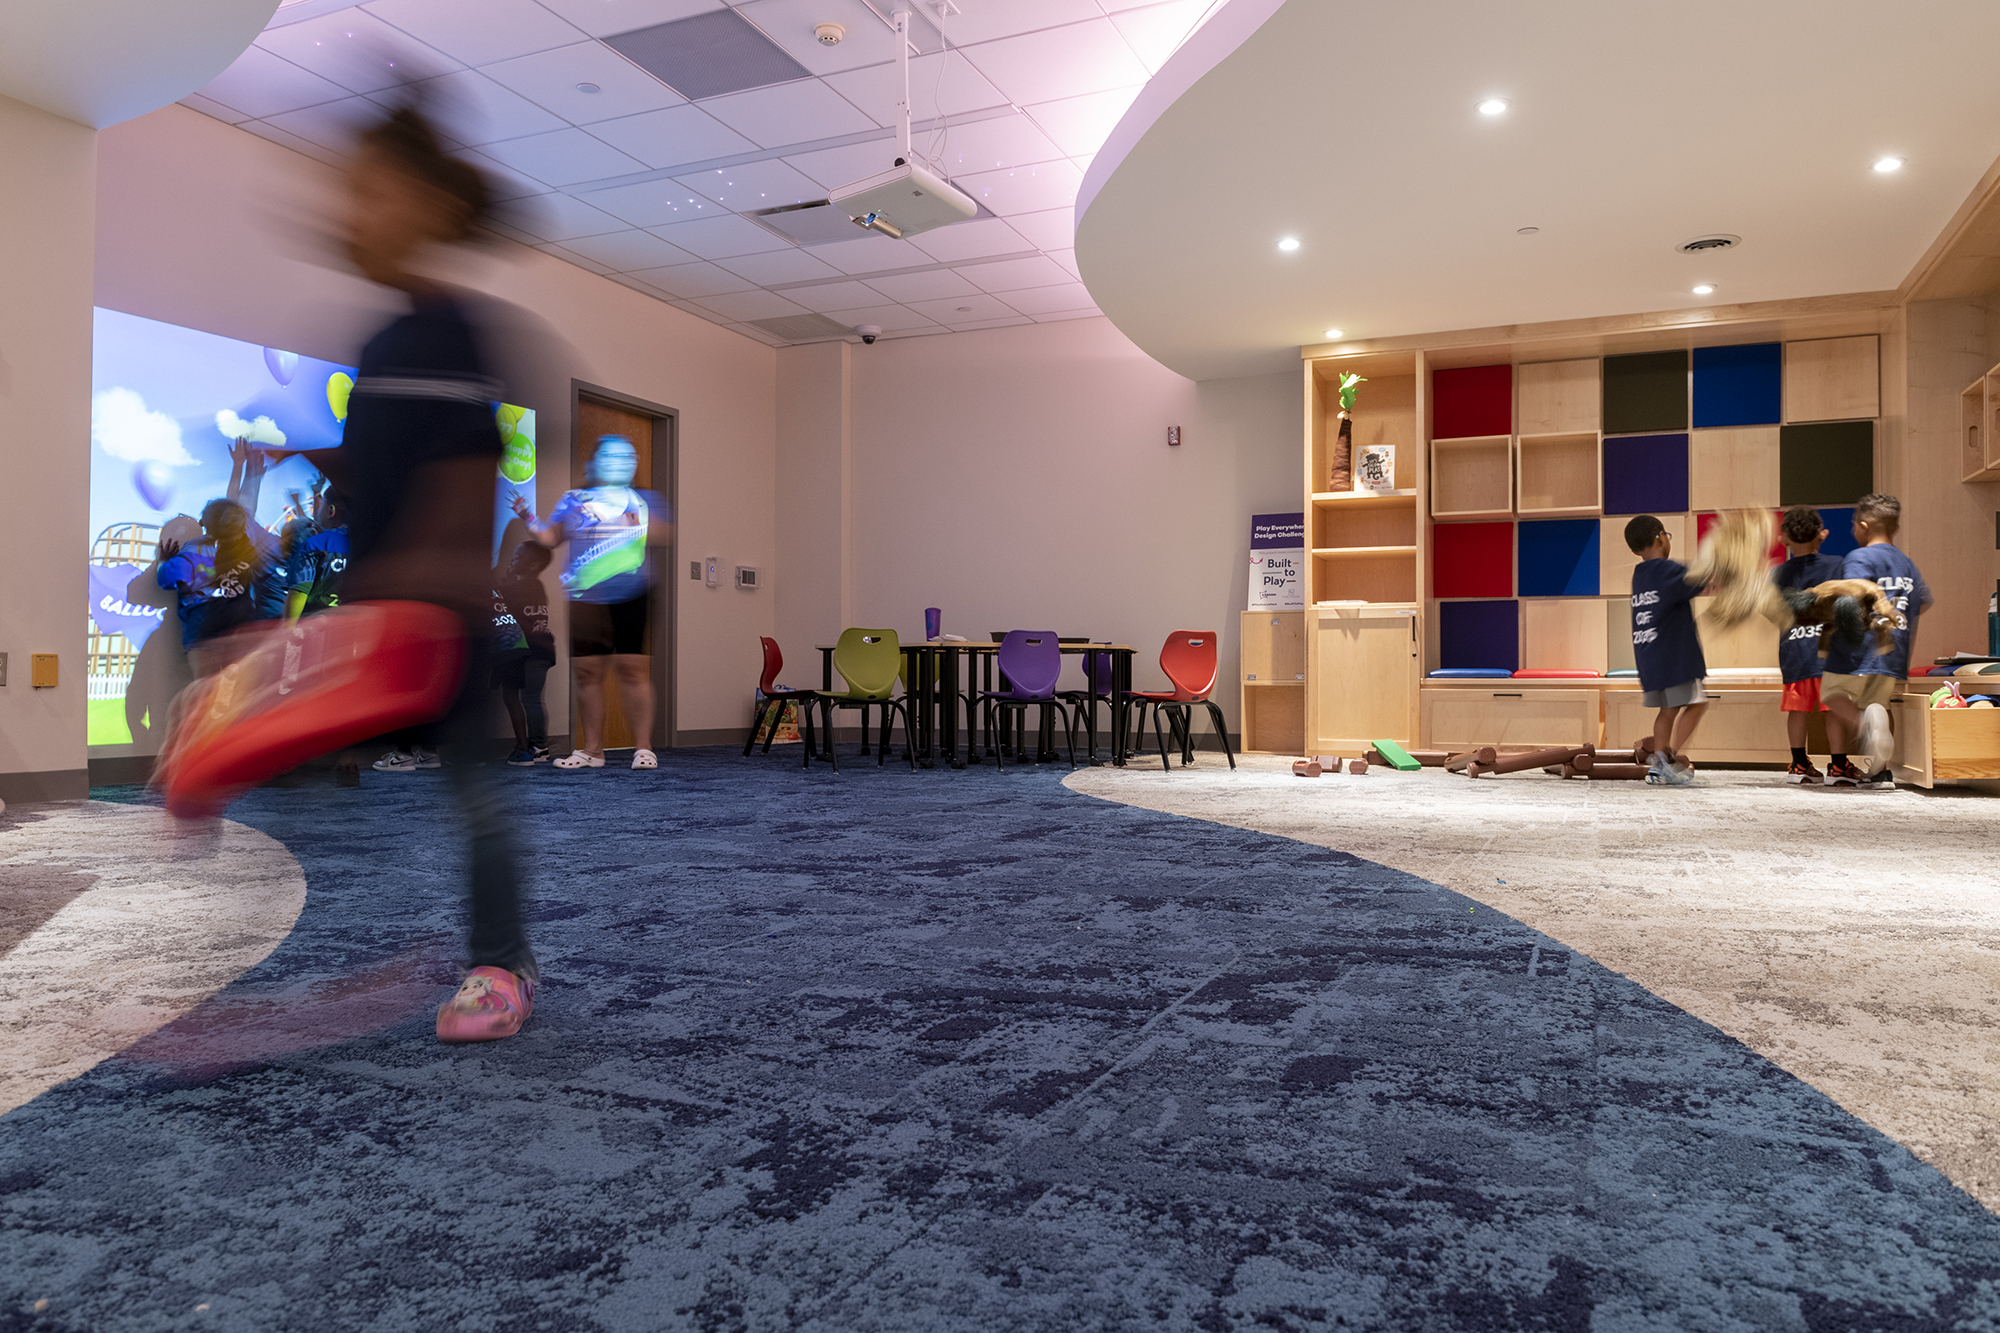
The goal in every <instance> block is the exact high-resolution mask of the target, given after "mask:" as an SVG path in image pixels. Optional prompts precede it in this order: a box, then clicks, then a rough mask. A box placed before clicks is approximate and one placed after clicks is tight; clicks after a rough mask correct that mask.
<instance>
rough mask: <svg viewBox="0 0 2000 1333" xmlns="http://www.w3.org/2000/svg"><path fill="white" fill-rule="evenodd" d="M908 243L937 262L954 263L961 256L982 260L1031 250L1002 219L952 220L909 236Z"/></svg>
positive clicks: (1030, 246) (1031, 247) (1019, 234)
mask: <svg viewBox="0 0 2000 1333" xmlns="http://www.w3.org/2000/svg"><path fill="white" fill-rule="evenodd" d="M910 244H911V245H914V246H916V247H917V249H919V250H922V251H923V252H924V253H925V254H927V255H929V256H930V257H931V258H932V259H935V260H938V261H939V262H940V263H945V264H953V263H956V262H958V261H959V260H961V259H984V258H985V257H986V256H987V255H1011V254H1018V253H1019V252H1021V251H1023V250H1033V249H1034V248H1035V247H1034V246H1032V245H1030V244H1029V243H1028V242H1027V240H1026V239H1025V238H1023V237H1022V235H1021V233H1020V232H1018V231H1015V230H1014V229H1013V228H1012V227H1010V226H1008V225H1007V224H1006V223H1005V222H1002V221H1001V220H1000V219H999V218H978V219H975V220H974V221H971V222H954V223H953V224H952V225H951V226H949V227H939V228H938V229H937V230H936V231H927V232H925V233H924V234H923V235H921V236H913V237H911V238H910Z"/></svg>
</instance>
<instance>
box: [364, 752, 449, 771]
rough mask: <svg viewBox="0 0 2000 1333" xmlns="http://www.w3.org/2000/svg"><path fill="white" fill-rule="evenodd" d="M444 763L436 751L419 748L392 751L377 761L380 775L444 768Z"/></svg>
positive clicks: (376, 764) (376, 768) (376, 766)
mask: <svg viewBox="0 0 2000 1333" xmlns="http://www.w3.org/2000/svg"><path fill="white" fill-rule="evenodd" d="M443 766H444V762H443V761H442V760H441V759H439V758H438V756H437V751H436V750H426V749H424V748H422V747H421V746H419V747H418V748H417V749H414V750H408V751H404V750H391V751H389V753H387V754H385V755H383V756H382V757H381V758H380V759H377V760H376V761H375V765H374V767H375V771H376V772H378V773H414V772H416V771H417V770H418V769H420V768H442V767H443Z"/></svg>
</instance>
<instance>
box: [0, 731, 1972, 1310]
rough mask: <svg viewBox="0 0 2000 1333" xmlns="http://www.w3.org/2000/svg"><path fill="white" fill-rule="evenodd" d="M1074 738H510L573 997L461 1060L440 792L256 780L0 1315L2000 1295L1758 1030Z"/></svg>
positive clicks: (4, 1293)
mask: <svg viewBox="0 0 2000 1333" xmlns="http://www.w3.org/2000/svg"><path fill="white" fill-rule="evenodd" d="M1063 776H1065V771H1064V770H1061V769H1057V770H1055V771H1010V772H1008V773H1006V774H995V773H993V772H992V771H990V770H982V769H972V770H968V771H965V772H959V773H953V772H926V773H918V774H914V775H913V774H910V773H907V772H904V771H900V770H897V769H894V768H890V769H882V770H878V769H875V768H873V767H859V766H857V767H854V768H850V769H849V770H848V771H847V772H844V773H842V774H841V775H840V776H838V777H837V778H836V777H834V776H832V775H831V774H828V773H827V772H825V771H824V770H816V771H814V772H812V773H809V774H801V773H800V772H799V770H797V769H795V768H793V767H791V766H790V765H789V763H785V762H781V761H780V760H779V759H778V757H777V756H773V757H772V758H771V759H769V760H763V759H753V760H748V761H745V760H742V759H739V758H737V757H735V756H734V755H733V754H731V753H729V752H727V751H708V752H685V751H684V752H680V753H677V754H673V755H670V756H668V757H667V759H666V760H665V767H664V768H663V769H662V770H661V771H660V772H659V773H657V774H633V773H629V772H619V771H611V770H607V771H604V772H600V773H591V774H579V775H567V774H554V773H548V772H537V773H533V774H510V775H507V777H508V779H509V780H512V781H515V782H516V784H517V786H518V788H519V790H518V796H519V809H520V817H521V827H522V829H523V834H524V838H525V840H526V841H527V843H528V844H529V846H530V847H531V849H532V852H533V861H534V866H535V870H536V875H535V879H536V891H537V893H538V895H539V906H538V909H537V913H536V927H535V928H536V932H537V946H538V950H539V952H540V953H541V956H542V959H543V964H544V968H545V971H546V974H547V983H546V985H545V987H544V989H543V991H542V997H541V1009H540V1011H539V1012H538V1013H537V1015H536V1017H535V1019H534V1020H533V1022H532V1023H531V1025H530V1026H529V1028H528V1029H527V1030H526V1031H525V1032H523V1033H522V1035H521V1036H520V1037H518V1038H515V1039H513V1040H510V1041H508V1042H504V1043H500V1044H498V1045H495V1046H489V1047H476V1048H467V1049H460V1050H448V1049H444V1048H440V1047H438V1046H437V1045H435V1044H434V1042H433V1041H432V1039H431V1037H430V1035H429V1028H430V1012H431V1009H432V1007H433V1006H434V1005H435V1004H436V1003H437V1001H438V1000H439V999H441V998H442V997H443V995H444V993H446V991H447V990H448V989H449V985H450V983H451V980H452V978H453V968H452V965H451V958H452V948H453V933H454V930H455V926H456V896H457V856H458V853H457V849H456V847H455V846H454V844H453V842H452V838H451V834H450V829H451V827H452V821H451V817H450V807H449V804H448V802H447V800H446V799H445V797H446V793H445V790H444V784H443V783H442V782H441V781H437V780H436V779H435V775H414V776H406V777H401V778H397V779H389V778H376V777H375V776H374V775H370V781H369V784H368V786H367V787H366V788H365V789H364V790H362V791H360V792H341V791H335V790H333V789H330V788H322V789H307V790H294V791H279V790H265V791H259V792H256V793H253V794H252V795H251V796H249V797H248V798H246V799H245V800H244V801H242V802H241V803H239V805H238V806H237V807H236V808H235V809H234V810H233V811H232V812H231V814H232V818H233V819H235V820H237V821H239V822H241V823H242V824H244V825H247V826H249V827H250V828H252V829H255V830H259V831H261V832H263V833H264V834H267V835H269V836H270V837H271V838H273V839H275V840H276V841H278V842H279V843H282V844H283V846H284V848H285V849H287V850H288V851H289V853H290V855H291V856H292V857H295V858H296V859H297V862H298V864H299V865H300V866H302V867H303V869H304V872H305V878H306V885H307V895H306V900H305V906H304V909H303V911H302V913H301V914H300V916H299V918H298V921H297V923H296V925H295V926H294V927H293V929H292V931H291V934H290V935H289V937H288V938H286V939H285V941H284V942H283V943H282V944H280V945H279V946H278V947H277V948H276V949H275V950H274V951H273V952H271V953H270V955H269V956H268V957H266V958H264V959H263V961H262V962H261V963H258V964H257V965H256V966H254V967H252V968H251V969H250V970H249V971H248V972H246V973H245V974H244V975H243V976H242V977H241V978H240V979H239V980H237V981H236V982H235V983H233V984H232V985H230V986H229V987H227V988H226V989H225V990H223V991H222V992H221V993H220V994H218V995H216V996H215V997H213V998H212V999H210V1000H208V1001H206V1002H204V1003H202V1004H200V1005H199V1006H197V1007H196V1008H195V1009H194V1010H192V1011H191V1012H189V1013H188V1014H186V1015H185V1016H183V1017H182V1018H180V1019H178V1020H176V1021H175V1022H174V1023H171V1024H169V1025H168V1026H166V1027H165V1028H162V1029H160V1030H159V1031H158V1032H156V1033H154V1034H153V1035H152V1036H150V1037H147V1038H145V1039H143V1040H141V1041H140V1042H138V1043H137V1044H136V1045H135V1046H133V1047H131V1048H130V1049H128V1050H127V1051H126V1052H125V1053H123V1054H121V1055H119V1056H117V1057H115V1058H113V1059H110V1060H107V1061H105V1062H103V1063H101V1064H99V1065H97V1066H96V1067H95V1068H94V1069H91V1070H90V1071H89V1072H88V1073H86V1074H84V1075H82V1076H81V1077H79V1078H77V1079H75V1080H73V1081H71V1082H69V1083H65V1084H63V1085H61V1086H59V1087H56V1088H54V1089H52V1090H50V1091H47V1092H45V1093H43V1094H42V1095H40V1096H39V1097H37V1098H36V1099H35V1100H33V1101H31V1102H29V1103H28V1104H26V1105H24V1106H21V1107H19V1108H17V1109H15V1110H13V1111H10V1112H8V1113H7V1114H5V1115H4V1116H0V1329H4V1330H18V1329H36V1330H43V1329H48V1330H66V1331H67V1330H75V1331H79V1333H80V1331H82V1330H89V1331H90V1333H117V1331H122V1330H155V1329H182V1328H187V1329H207V1328H216V1329H225V1328H226V1329H277V1328H284V1329H348V1328H354V1329H368V1330H371V1331H372V1330H383V1331H385V1333H386V1331H387V1330H403V1329H409V1330H425V1331H429V1330H438V1329H458V1328H464V1329H475V1328H477V1329H488V1328H509V1329H565V1330H569V1329H574V1330H600V1329H603V1330H627V1329H630V1330H651V1329H702V1330H709V1329H793V1328H800V1329H815V1330H820V1329H824V1330H835V1329H911V1330H917V1329H926V1330H928V1329H944V1330H958V1329H964V1330H974V1329H977V1330H993V1329H1010V1330H1011V1329H1037V1330H1039V1329H1048V1330H1071V1329H1100V1328H1102V1329H1125V1328H1174V1329H1199V1330H1222V1329H1281V1330H1302V1329H1327V1328H1351V1329H1425V1330H1430V1329H1479V1330H1525V1329H1586V1328H1589V1329H1619V1330H1623V1329H1634V1330H1637V1329H1645V1330H1661V1331H1662V1333H1665V1331H1666V1330H1707V1329H1745V1330H1751V1329H1756V1330H1767V1329H1797V1330H1813V1331H1815V1333H1818V1331H1820V1330H1863V1329H1866V1330H1876V1329H1894V1330H1929V1329H1960V1328H1967V1329H1972V1328H1993V1327H2000V1221H1996V1219H1995V1218H1994V1217H1993V1216H1992V1215H1990V1214H1989V1213H1987V1212H1986V1211H1985V1210H1984V1209H1982V1208H1981V1207H1980V1206H1979V1205H1978V1204H1977V1203H1976V1202H1974V1201H1973V1200H1972V1199H1971V1198H1970V1197H1968V1196H1967V1195H1966V1194H1964V1193H1962V1192H1960V1191H1959V1190H1957V1189H1956V1188H1954V1187H1953V1186H1952V1185H1951V1184H1950V1183H1949V1182H1948V1181H1946V1180H1945V1179H1944V1178H1943V1177H1942V1176H1940V1175H1939V1174H1938V1173H1937V1172H1936V1171H1934V1170H1933V1169H1931V1168H1930V1167H1928V1166H1926V1165H1924V1164H1923V1163H1921V1162H1919V1161H1917V1160H1916V1159H1915V1158H1913V1157H1912V1156H1911V1154H1910V1153H1909V1152H1908V1151H1906V1150H1905V1149H1903V1148H1902V1147H1900V1146H1899V1145H1898V1144H1896V1143H1895V1142H1893V1141H1892V1140H1890V1139H1888V1138H1886V1137H1884V1136H1883V1135H1882V1134H1880V1133H1878V1132H1877V1131H1875V1130H1874V1129H1871V1128H1870V1127H1869V1126H1868V1125H1866V1124H1864V1123H1863V1122H1862V1121H1860V1120H1858V1119H1856V1118H1855V1117H1854V1116H1853V1115H1850V1114H1849V1113H1847V1112H1846V1111H1843V1110H1842V1109H1841V1108H1840V1107H1839V1106H1837V1105H1835V1104H1834V1103H1833V1102H1832V1101H1830V1100H1829V1099H1828V1098H1827V1097H1826V1096H1824V1095H1823V1094H1821V1093H1819V1092H1817V1091H1815V1090H1814V1089H1813V1088H1811V1087H1809V1086H1807V1085H1806V1084H1804V1083H1801V1082H1800V1081H1798V1080H1797V1079H1795V1078H1793V1077H1792V1076H1791V1075H1789V1074H1787V1073H1785V1072H1784V1071H1782V1070H1781V1069H1779V1068H1777V1067H1776V1066H1775V1065H1773V1064H1771V1063H1770V1062H1768V1061H1766V1060H1765V1059H1763V1058H1762V1057H1760V1056H1758V1055H1756V1054H1755V1053H1753V1052H1752V1051H1751V1050H1749V1049H1748V1048H1746V1047H1745V1046H1743V1045H1742V1044H1740V1043H1739V1042H1737V1041H1735V1040H1734V1039H1732V1038H1730V1037H1727V1036H1724V1035H1723V1034H1721V1033H1719V1032H1718V1031H1716V1030H1715V1029H1714V1028H1712V1027H1709V1026H1708V1025H1706V1024H1704V1023H1702V1022H1700V1021H1698V1020H1696V1019H1694V1018H1692V1017H1690V1016H1689V1015H1687V1014H1686V1013H1684V1012H1682V1011H1680V1010H1678V1009H1676V1008H1674V1007H1673V1006H1672V1005H1670V1004H1668V1003H1666V1002H1665V1001H1663V1000H1661V999H1660V998H1658V997H1656V996H1655V995H1653V994H1651V993H1649V992H1647V991H1646V990H1644V989H1642V988H1641V987H1640V986H1638V985H1637V984H1635V983H1634V982H1632V981H1630V980H1627V979H1626V978H1624V977H1622V976H1619V975H1617V974H1615V973H1613V972H1610V971H1608V970H1606V969H1605V968H1604V967H1602V966H1600V965H1599V964H1597V963H1595V962H1593V961H1591V960H1590V959H1588V958H1586V957H1583V956H1582V955H1580V954H1577V953H1575V952H1572V951H1570V950H1568V949H1565V948H1564V947H1562V946H1560V945H1558V944H1556V943H1555V942H1554V941H1552V940H1551V939H1549V938H1548V937H1546V936H1543V935H1540V934H1537V933H1536V932H1534V931H1532V930H1530V929H1528V928H1526V927H1524V926H1522V925H1521V924H1519V923H1518V922H1516V921H1513V920H1511V919H1510V918H1508V917H1506V916H1503V915H1501V914H1499V913H1497V912H1495V911H1493V910H1491V909H1489V908H1487V907H1484V906H1482V905H1480V904H1478V903H1477V902H1475V901H1473V900H1471V899H1468V898H1466V897H1463V896H1461V895H1459V894H1456V893H1453V892H1450V891H1447V890H1444V889H1441V888H1439V887H1437V886H1436V885H1433V884H1431V883H1428V882H1426V881H1425V880H1422V879H1418V878H1415V877H1413V876H1411V875H1408V874H1405V873H1402V872H1400V871H1396V870H1391V869H1387V868H1384V867H1382V866H1379V865H1375V864H1371V863H1369V862H1365V861H1361V860H1358V859H1356V858H1355V857H1354V856H1352V855H1351V854H1347V853H1344V852H1342V851H1338V850H1333V849H1329V848H1324V847H1318V846H1313V845H1309V844H1306V843H1303V842H1298V841H1293V840H1289V839H1286V838H1280V837H1275V836H1272V835H1269V834H1265V833H1259V832H1255V831H1252V830H1246V829H1241V828H1234V827H1228V826H1226V825H1223V824H1218V823H1212V822H1207V821H1203V820H1196V819H1189V818H1184V817H1179V816H1174V815H1169V814H1162V813H1158V812H1154V811H1150V810H1144V809H1139V808H1135V807H1132V806H1126V805H1119V804H1112V803H1109V802H1106V801H1102V800H1098V799H1095V798H1093V797H1090V796H1086V795H1082V794H1079V793H1077V792H1074V791H1071V790H1068V789H1066V788H1065V787H1063V786H1062V785H1061V781H1060V780H1061V778H1062V777H1063ZM7 837H8V826H7V825H5V824H0V858H4V855H5V853H6V838H7ZM93 891H94V890H88V889H86V890H84V891H83V893H82V895H81V896H80V897H78V898H77V899H76V901H77V902H82V901H84V900H85V899H87V898H88V897H89V894H90V893H91V892H93ZM33 940H34V937H33V936H31V937H30V940H29V943H33ZM4 966H5V963H4V962H3V961H0V967H4ZM38 1304H39V1305H40V1308H39V1309H37V1305H38Z"/></svg>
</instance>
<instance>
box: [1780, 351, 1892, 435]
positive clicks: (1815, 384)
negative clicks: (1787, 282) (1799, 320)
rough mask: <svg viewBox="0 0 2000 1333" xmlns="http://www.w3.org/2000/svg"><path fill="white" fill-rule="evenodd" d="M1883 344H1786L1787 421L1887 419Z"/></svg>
mask: <svg viewBox="0 0 2000 1333" xmlns="http://www.w3.org/2000/svg"><path fill="white" fill-rule="evenodd" d="M1880 343H1881V340H1880V339H1879V338H1877V337H1876V336H1875V335H1874V334H1872V333H1869V334H1864V335H1862V336H1861V337H1858V338H1814V339H1810V340H1808V341H1806V342H1794V343H1786V344H1785V420H1786V421H1788V422H1791V421H1851V420H1854V419H1855V418H1857V417H1875V416H1880V415H1881V414H1882V370H1881V354H1880Z"/></svg>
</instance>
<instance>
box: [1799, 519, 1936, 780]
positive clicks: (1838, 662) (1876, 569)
mask: <svg viewBox="0 0 2000 1333" xmlns="http://www.w3.org/2000/svg"><path fill="white" fill-rule="evenodd" d="M1902 523H1903V504H1902V501H1900V500H1898V499H1897V498H1896V497H1895V496H1893V495H1864V496H1862V497H1861V499H1860V500H1859V501H1858V502H1857V503H1856V504H1855V506H1854V540H1855V541H1857V542H1859V543H1861V544H1860V546H1859V547H1857V548H1856V549H1855V550H1853V551H1850V552H1848V555H1847V561H1846V565H1845V567H1844V569H1843V571H1842V576H1843V577H1845V578H1850V579H1867V580H1868V581H1869V582H1871V583H1873V584H1874V585H1875V586H1876V587H1878V588H1880V589H1881V590H1882V591H1883V592H1884V593H1885V594H1886V595H1887V596H1888V598H1889V601H1890V602H1891V603H1893V604H1894V606H1895V608H1896V613H1897V614H1898V615H1899V616H1901V617H1902V622H1903V623H1902V624H1901V625H1900V626H1899V627H1898V628H1897V629H1896V630H1895V631H1894V633H1893V634H1892V635H1891V639H1892V642H1891V644H1890V648H1889V651H1888V652H1887V653H1878V652H1876V651H1875V643H1874V640H1873V639H1872V638H1864V639H1862V640H1861V642H1859V643H1854V644H1847V643H1842V642H1841V641H1840V640H1839V639H1838V638H1834V639H1832V640H1830V641H1829V642H1828V644H1827V650H1826V679H1825V684H1824V686H1823V687H1822V688H1823V690H1824V694H1825V698H1826V711H1827V713H1828V715H1829V725H1828V727H1827V733H1828V740H1829V741H1831V742H1832V745H1833V748H1834V749H1835V750H1845V749H1846V748H1847V746H1848V745H1850V744H1855V743H1857V742H1858V744H1859V747H1860V751H1861V753H1863V754H1865V755H1867V756H1868V759H1869V771H1868V772H1867V773H1863V772H1862V771H1861V770H1860V768H1858V767H1857V766H1856V765H1854V764H1852V763H1850V762H1849V761H1848V759H1847V757H1846V755H1845V754H1837V755H1835V756H1834V762H1833V763H1832V764H1830V765H1828V766H1827V772H1826V785H1827V786H1829V787H1852V786H1855V785H1856V784H1858V783H1861V782H1881V783H1889V784H1893V783H1894V782H1895V778H1894V776H1893V775H1892V774H1891V773H1890V771H1889V760H1890V758H1891V756H1892V755H1893V753H1894V749H1895V737H1894V735H1893V733H1892V731H1891V728H1890V725H1889V710H1888V709H1887V708H1886V707H1885V706H1884V704H1885V703H1886V701H1887V700H1889V699H1890V698H1892V697H1893V696H1894V695H1895V693H1896V690H1897V687H1898V686H1900V685H1901V684H1902V683H1903V681H1904V679H1905V678H1906V677H1907V676H1908V675H1909V674H1910V641H1911V640H1913V639H1915V638H1916V636H1917V616H1918V614H1919V613H1920V612H1922V611H1923V610H1924V608H1925V607H1927V606H1929V605H1930V604H1931V590H1930V586H1929V585H1928V584H1926V583H1925V582H1924V576H1923V575H1922V574H1920V573H1918V572H1917V566H1916V564H1915V562H1913V561H1912V560H1911V559H1910V557H1908V556H1907V555H1904V554H1903V553H1902V552H1901V551H1899V550H1897V549H1896V545H1895V542H1896V532H1897V529H1899V528H1900V527H1901V526H1902Z"/></svg>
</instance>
